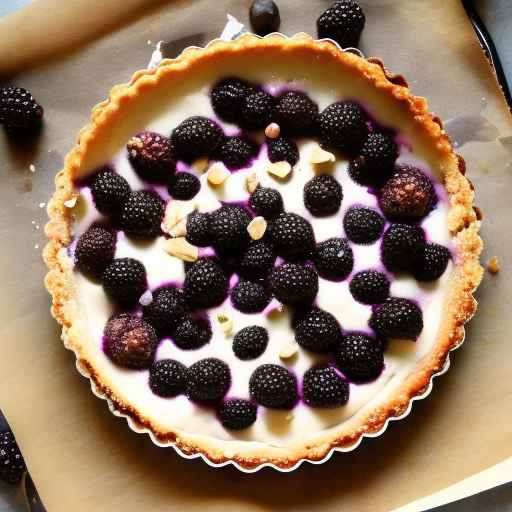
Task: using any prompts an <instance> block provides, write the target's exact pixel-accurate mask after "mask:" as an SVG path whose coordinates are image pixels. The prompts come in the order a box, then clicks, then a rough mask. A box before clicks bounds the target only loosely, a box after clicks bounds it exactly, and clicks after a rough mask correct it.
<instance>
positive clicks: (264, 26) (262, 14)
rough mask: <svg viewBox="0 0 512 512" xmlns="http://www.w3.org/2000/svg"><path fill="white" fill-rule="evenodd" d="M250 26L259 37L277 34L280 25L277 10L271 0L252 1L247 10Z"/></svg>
mask: <svg viewBox="0 0 512 512" xmlns="http://www.w3.org/2000/svg"><path fill="white" fill-rule="evenodd" d="M249 19H250V21H251V26H252V28H253V30H254V32H256V34H258V35H260V36H266V35H267V34H270V33H271V32H277V31H278V30H279V25H280V24H281V16H280V15H279V8H278V7H277V5H276V3H275V2H274V1H273V0H254V1H253V2H252V4H251V9H250V10H249Z"/></svg>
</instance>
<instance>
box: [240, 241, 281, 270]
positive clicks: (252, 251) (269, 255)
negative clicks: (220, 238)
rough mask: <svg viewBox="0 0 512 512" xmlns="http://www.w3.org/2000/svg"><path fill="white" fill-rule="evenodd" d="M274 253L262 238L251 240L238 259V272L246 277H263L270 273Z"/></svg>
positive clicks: (274, 257)
mask: <svg viewBox="0 0 512 512" xmlns="http://www.w3.org/2000/svg"><path fill="white" fill-rule="evenodd" d="M275 261H276V255H275V253H274V250H273V249H272V247H271V246H270V245H269V244H268V243H267V242H264V241H263V240H256V241H254V242H251V244H250V245H249V247H247V249H246V250H245V252H244V254H243V256H242V259H241V261H240V273H241V274H242V275H244V276H246V277H257V278H259V277H264V276H266V275H267V274H269V273H270V271H271V270H272V267H273V266H274V262H275Z"/></svg>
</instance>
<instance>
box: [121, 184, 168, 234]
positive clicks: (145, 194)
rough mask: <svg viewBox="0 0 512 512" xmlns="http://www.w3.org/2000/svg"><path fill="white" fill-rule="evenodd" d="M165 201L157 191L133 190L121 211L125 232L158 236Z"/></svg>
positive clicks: (122, 225)
mask: <svg viewBox="0 0 512 512" xmlns="http://www.w3.org/2000/svg"><path fill="white" fill-rule="evenodd" d="M164 211H165V203H164V201H163V200H162V198H161V197H160V196H159V195H158V194H156V193H155V192H151V191H149V190H138V191H136V192H132V193H131V194H130V196H129V197H128V200H127V201H126V202H125V203H124V206H123V208H122V209H121V212H120V218H119V221H120V226H121V228H122V229H123V230H124V232H125V233H127V234H128V235H132V236H138V237H152V236H158V235H159V234H160V233H161V228H160V224H161V223H162V219H163V217H164Z"/></svg>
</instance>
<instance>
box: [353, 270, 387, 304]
mask: <svg viewBox="0 0 512 512" xmlns="http://www.w3.org/2000/svg"><path fill="white" fill-rule="evenodd" d="M389 285H390V283H389V279H388V278H387V277H386V276H385V275H384V274H382V273H381V272H377V271H376V270H363V271H362V272H358V273H357V274H356V275H355V276H354V277H353V278H352V280H351V281H350V286H349V288H350V293H351V294H352V297H354V299H356V300H357V301H359V302H362V303H363V304H380V303H381V302H384V301H385V300H386V299H387V298H388V296H389Z"/></svg>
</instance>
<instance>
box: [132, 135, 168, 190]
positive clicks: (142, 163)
mask: <svg viewBox="0 0 512 512" xmlns="http://www.w3.org/2000/svg"><path fill="white" fill-rule="evenodd" d="M126 149H127V150H128V159H129V160H130V163H131V164H132V166H133V168H134V169H135V172H136V173H137V174H138V175H139V176H140V177H141V178H142V179H143V180H145V181H149V182H151V183H167V181H169V178H170V177H171V176H172V175H173V174H174V171H175V170H176V161H175V156H174V150H173V147H172V144H171V141H170V139H169V138H168V137H165V136H164V135H160V134H159V133H155V132H148V131H145V132H140V133H138V134H137V135H135V137H132V138H131V139H130V140H129V141H128V144H126Z"/></svg>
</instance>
